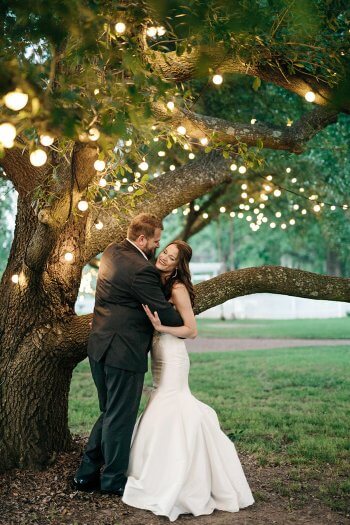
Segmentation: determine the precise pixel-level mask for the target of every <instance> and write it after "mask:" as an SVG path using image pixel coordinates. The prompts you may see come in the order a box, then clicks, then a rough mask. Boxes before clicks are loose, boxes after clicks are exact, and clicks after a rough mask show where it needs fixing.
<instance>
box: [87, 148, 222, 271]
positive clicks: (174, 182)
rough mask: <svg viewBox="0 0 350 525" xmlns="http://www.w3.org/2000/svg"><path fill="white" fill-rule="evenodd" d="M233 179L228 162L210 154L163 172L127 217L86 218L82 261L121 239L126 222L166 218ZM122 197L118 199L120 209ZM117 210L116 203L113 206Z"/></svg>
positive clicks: (101, 213) (95, 215)
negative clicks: (151, 216)
mask: <svg viewBox="0 0 350 525" xmlns="http://www.w3.org/2000/svg"><path fill="white" fill-rule="evenodd" d="M231 180H232V172H230V170H229V163H228V161H227V160H225V159H224V158H223V157H222V155H220V154H218V153H216V152H212V153H210V154H208V155H202V156H201V157H200V158H199V159H198V160H195V161H192V162H188V163H187V164H186V165H184V166H181V167H180V168H178V169H177V170H175V171H171V172H168V173H165V174H164V175H162V176H161V177H159V178H157V179H154V180H153V181H152V182H150V183H149V184H148V186H147V193H146V197H144V196H143V197H142V198H141V199H140V201H139V202H137V201H136V206H135V207H134V208H133V209H131V210H130V209H129V216H125V214H122V215H121V217H118V216H117V215H116V214H114V215H113V216H112V215H111V211H110V210H107V209H106V210H100V211H99V210H94V211H93V212H92V213H91V214H90V216H89V219H88V224H87V236H86V249H85V261H86V263H88V262H89V261H90V260H91V259H92V258H93V257H94V256H95V255H97V254H98V253H100V252H101V251H103V250H104V248H105V247H106V246H107V245H108V244H109V243H110V242H112V241H114V240H121V239H122V238H123V237H124V236H125V233H126V228H127V225H128V222H129V220H130V219H131V218H132V217H133V216H134V215H137V214H138V213H141V212H142V211H144V212H150V213H154V214H156V215H157V216H158V217H160V218H164V217H166V215H168V214H169V213H170V212H171V211H172V210H173V209H174V208H178V207H179V206H183V205H184V204H186V203H187V202H191V201H192V200H194V199H196V198H197V197H200V196H201V195H205V194H206V193H208V192H209V191H210V190H211V189H212V188H214V187H215V186H217V185H219V184H221V183H222V182H225V181H231ZM123 198H124V197H123V196H121V197H120V199H119V204H120V207H123V204H122V200H123ZM116 208H118V203H116ZM96 220H101V221H102V222H103V223H104V228H103V229H102V230H99V231H98V230H96V228H95V227H94V222H95V221H96Z"/></svg>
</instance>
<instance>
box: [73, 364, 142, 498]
mask: <svg viewBox="0 0 350 525" xmlns="http://www.w3.org/2000/svg"><path fill="white" fill-rule="evenodd" d="M89 361H90V368H91V373H92V377H93V379H94V382H95V385H96V388H97V392H98V399H99V406H100V411H101V414H100V417H99V418H98V420H97V421H96V423H95V425H94V427H93V429H92V431H91V434H90V437H89V440H88V443H87V446H86V448H85V450H84V454H83V458H82V461H81V464H80V467H79V469H78V471H77V473H76V476H75V477H76V478H83V479H85V480H90V479H91V480H92V479H93V478H95V477H97V476H98V475H99V472H100V469H101V467H102V466H103V465H104V470H103V472H102V474H101V489H103V490H116V489H118V488H121V487H124V485H125V483H126V479H127V478H126V472H127V469H128V464H129V454H130V445H131V438H132V433H133V429H134V426H135V422H136V417H137V411H138V408H139V404H140V399H141V395H142V387H143V382H144V375H145V374H144V372H141V373H140V372H132V371H130V370H122V369H120V368H116V367H113V366H109V365H106V364H105V363H104V362H103V361H95V360H94V359H92V358H91V357H90V358H89Z"/></svg>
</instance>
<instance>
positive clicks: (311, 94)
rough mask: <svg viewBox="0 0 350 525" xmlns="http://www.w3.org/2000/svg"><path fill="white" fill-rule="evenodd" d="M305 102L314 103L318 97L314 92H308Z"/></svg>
mask: <svg viewBox="0 0 350 525" xmlns="http://www.w3.org/2000/svg"><path fill="white" fill-rule="evenodd" d="M304 96H305V100H307V102H314V101H315V99H316V95H315V93H314V92H313V91H308V92H307V93H305V95H304Z"/></svg>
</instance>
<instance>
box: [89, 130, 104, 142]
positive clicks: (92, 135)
mask: <svg viewBox="0 0 350 525" xmlns="http://www.w3.org/2000/svg"><path fill="white" fill-rule="evenodd" d="M100 136H101V134H100V132H99V130H98V129H97V128H90V129H89V139H90V140H92V141H95V140H98V139H99V138H100Z"/></svg>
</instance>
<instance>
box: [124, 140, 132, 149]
mask: <svg viewBox="0 0 350 525" xmlns="http://www.w3.org/2000/svg"><path fill="white" fill-rule="evenodd" d="M131 144H132V140H131V139H128V140H126V141H125V146H127V147H129V146H131Z"/></svg>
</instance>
